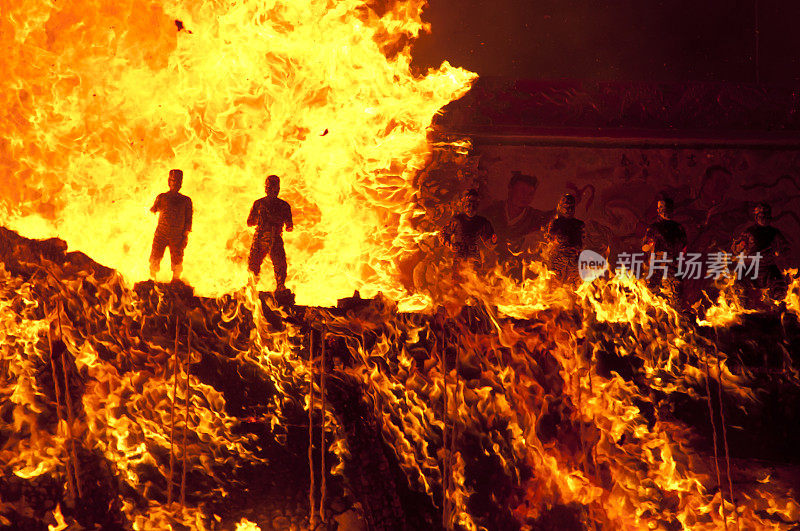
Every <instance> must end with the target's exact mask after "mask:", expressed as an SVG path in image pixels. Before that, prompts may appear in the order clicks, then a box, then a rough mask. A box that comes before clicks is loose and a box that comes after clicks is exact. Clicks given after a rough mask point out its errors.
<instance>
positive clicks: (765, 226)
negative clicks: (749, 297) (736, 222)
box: [733, 203, 789, 299]
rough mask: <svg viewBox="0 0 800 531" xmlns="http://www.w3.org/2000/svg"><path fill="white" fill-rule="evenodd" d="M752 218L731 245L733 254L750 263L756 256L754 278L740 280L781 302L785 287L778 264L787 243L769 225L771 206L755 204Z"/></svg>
mask: <svg viewBox="0 0 800 531" xmlns="http://www.w3.org/2000/svg"><path fill="white" fill-rule="evenodd" d="M753 215H754V217H755V224H754V225H751V226H749V227H748V228H747V229H745V230H744V231H743V232H742V233H741V234H739V235H738V236H737V237H736V239H735V240H734V242H733V252H734V254H736V255H738V254H740V253H741V254H743V255H747V256H748V257H749V259H751V260H752V258H751V257H753V256H755V255H756V254H758V255H759V264H758V266H759V270H758V274H757V276H756V277H755V278H754V279H750V278H744V279H742V280H744V284H745V285H747V286H752V287H754V288H757V289H767V290H769V295H770V296H771V297H772V298H776V299H781V298H783V297H784V296H785V295H786V287H787V284H786V279H785V278H784V276H783V272H782V271H781V267H780V262H781V260H782V259H784V258H785V257H786V254H787V253H788V251H789V242H788V241H787V240H786V237H785V236H784V235H783V233H782V232H781V231H780V230H778V229H777V228H775V227H773V226H772V207H771V206H770V205H769V203H758V204H757V205H756V207H755V208H754V209H753ZM735 259H736V256H734V260H735Z"/></svg>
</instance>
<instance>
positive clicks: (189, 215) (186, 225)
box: [183, 197, 194, 233]
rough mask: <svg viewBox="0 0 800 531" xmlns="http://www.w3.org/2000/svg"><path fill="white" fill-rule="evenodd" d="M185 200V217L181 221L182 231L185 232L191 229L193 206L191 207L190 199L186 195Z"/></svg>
mask: <svg viewBox="0 0 800 531" xmlns="http://www.w3.org/2000/svg"><path fill="white" fill-rule="evenodd" d="M186 202H187V203H188V208H187V209H186V213H185V216H186V217H185V218H184V222H183V232H184V233H187V232H189V231H191V230H192V215H193V211H194V208H193V207H192V200H191V199H189V198H188V197H187V198H186Z"/></svg>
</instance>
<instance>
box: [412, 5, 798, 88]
mask: <svg viewBox="0 0 800 531" xmlns="http://www.w3.org/2000/svg"><path fill="white" fill-rule="evenodd" d="M756 1H758V3H759V5H758V13H759V26H760V34H761V38H760V45H759V46H760V53H759V57H760V65H761V66H760V72H761V81H762V82H764V83H777V84H783V83H798V82H800V0H746V1H743V0H694V1H689V0H594V1H592V0H429V6H428V7H427V8H426V10H425V11H424V12H423V18H424V19H425V20H426V21H428V22H430V23H431V24H432V25H433V33H432V34H431V35H424V36H422V37H421V38H420V39H419V41H418V42H417V44H416V45H415V47H414V51H413V55H414V59H415V65H416V66H419V67H427V66H438V65H439V64H440V63H441V62H442V61H443V60H449V61H450V63H452V64H454V65H456V66H463V67H465V68H467V69H469V70H472V71H475V72H477V73H478V74H480V75H483V76H505V77H513V78H527V79H545V80H553V79H574V80H622V81H664V82H674V81H755V75H756V74H755V72H756V69H755V62H754V59H753V57H754V52H755V37H754V27H755V3H756Z"/></svg>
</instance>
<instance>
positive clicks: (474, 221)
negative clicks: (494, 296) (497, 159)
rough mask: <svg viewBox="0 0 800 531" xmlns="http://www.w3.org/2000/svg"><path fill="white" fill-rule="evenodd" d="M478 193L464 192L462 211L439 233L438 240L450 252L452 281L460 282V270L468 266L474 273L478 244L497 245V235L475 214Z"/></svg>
mask: <svg viewBox="0 0 800 531" xmlns="http://www.w3.org/2000/svg"><path fill="white" fill-rule="evenodd" d="M477 211H478V191H477V190H467V191H466V192H465V193H464V196H463V197H462V199H461V212H460V213H458V214H456V215H455V216H453V219H451V220H450V222H449V223H448V224H447V225H445V226H444V228H443V229H442V231H441V232H440V233H439V241H441V242H442V243H443V244H444V245H446V246H447V247H448V248H449V249H450V250H452V251H453V278H454V279H455V280H456V281H459V280H460V276H459V273H460V270H461V269H463V268H465V267H468V268H472V269H473V270H477V269H479V268H480V267H481V265H482V264H481V252H480V247H479V245H480V243H481V242H483V243H489V244H492V245H494V244H495V243H497V235H496V234H495V232H494V229H493V228H492V224H491V223H490V222H489V220H487V219H486V218H485V217H483V216H478V215H477Z"/></svg>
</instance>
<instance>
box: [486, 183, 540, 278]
mask: <svg viewBox="0 0 800 531" xmlns="http://www.w3.org/2000/svg"><path fill="white" fill-rule="evenodd" d="M538 184H539V181H538V179H537V178H536V177H535V176H533V175H526V174H523V173H521V172H518V171H515V172H512V176H511V180H510V181H509V182H508V196H507V198H506V199H505V200H504V201H495V202H494V203H492V204H490V205H489V206H488V207H486V208H485V209H484V210H483V211H482V212H481V215H482V216H484V217H485V218H486V219H488V220H489V222H490V223H491V224H492V227H493V228H494V230H495V232H496V233H497V240H498V243H497V246H496V251H497V258H498V260H499V262H500V264H501V265H502V266H503V267H504V268H505V269H506V270H507V271H509V272H512V271H513V272H514V273H513V275H514V276H517V277H518V276H521V274H522V271H521V270H522V268H521V262H522V261H524V260H527V259H529V258H530V252H531V249H529V248H528V245H529V244H531V245H532V243H533V242H530V241H529V242H526V238H528V236H529V235H531V234H534V233H537V232H538V231H540V230H541V229H542V228H543V226H544V225H545V224H546V223H547V221H548V218H549V217H550V215H551V214H550V213H547V212H543V211H541V210H537V209H535V208H533V207H532V206H531V201H533V197H534V195H535V194H536V189H537V187H538Z"/></svg>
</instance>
